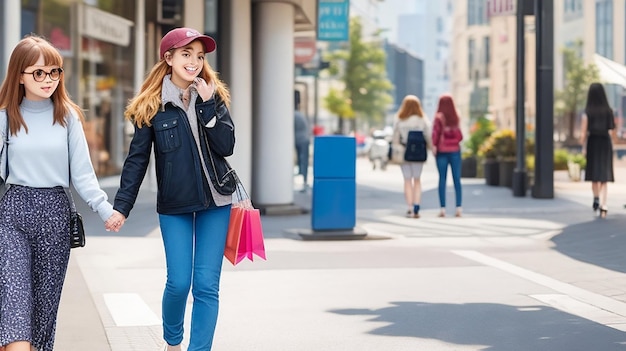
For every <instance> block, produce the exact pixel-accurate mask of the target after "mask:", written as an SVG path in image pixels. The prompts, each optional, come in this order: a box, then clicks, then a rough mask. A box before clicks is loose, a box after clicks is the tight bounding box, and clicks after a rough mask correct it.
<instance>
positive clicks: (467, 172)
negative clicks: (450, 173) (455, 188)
mask: <svg viewBox="0 0 626 351" xmlns="http://www.w3.org/2000/svg"><path fill="white" fill-rule="evenodd" d="M477 163H478V162H477V161H476V157H475V156H470V157H468V158H464V159H463V160H462V161H461V177H462V178H476V175H477V173H478V165H477Z"/></svg>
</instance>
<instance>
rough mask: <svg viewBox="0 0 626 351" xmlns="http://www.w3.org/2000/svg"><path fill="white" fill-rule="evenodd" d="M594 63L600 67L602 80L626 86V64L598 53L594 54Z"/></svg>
mask: <svg viewBox="0 0 626 351" xmlns="http://www.w3.org/2000/svg"><path fill="white" fill-rule="evenodd" d="M593 63H595V65H596V66H597V67H598V71H599V72H600V79H601V80H602V82H604V83H609V84H617V85H621V86H623V87H624V88H626V66H624V65H622V64H621V63H618V62H615V61H613V60H610V59H608V58H606V57H604V56H602V55H598V54H593Z"/></svg>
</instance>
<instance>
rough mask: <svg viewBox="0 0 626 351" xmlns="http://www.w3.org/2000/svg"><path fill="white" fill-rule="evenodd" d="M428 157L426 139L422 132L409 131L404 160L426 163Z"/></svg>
mask: <svg viewBox="0 0 626 351" xmlns="http://www.w3.org/2000/svg"><path fill="white" fill-rule="evenodd" d="M427 157H428V150H427V149H426V139H425V138H424V132H422V131H421V130H411V131H409V136H408V137H407V140H406V149H405V151H404V160H405V161H407V162H424V161H426V158H427Z"/></svg>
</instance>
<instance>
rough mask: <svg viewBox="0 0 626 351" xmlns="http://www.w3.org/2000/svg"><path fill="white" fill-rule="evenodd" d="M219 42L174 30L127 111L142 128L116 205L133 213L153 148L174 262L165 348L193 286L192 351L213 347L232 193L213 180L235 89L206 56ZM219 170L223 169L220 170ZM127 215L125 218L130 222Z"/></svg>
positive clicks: (165, 308) (171, 345)
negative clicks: (223, 191)
mask: <svg viewBox="0 0 626 351" xmlns="http://www.w3.org/2000/svg"><path fill="white" fill-rule="evenodd" d="M215 47H216V45H215V41H214V40H213V39H212V38H211V37H208V36H206V35H202V34H200V33H198V32H197V31H196V30H194V29H190V28H176V29H173V30H171V31H170V32H168V33H167V34H166V35H165V36H164V37H163V38H162V39H161V44H160V61H159V62H158V63H156V64H155V66H154V67H153V68H152V70H151V72H150V73H149V75H148V77H147V78H146V80H145V82H144V83H143V86H142V87H141V91H140V92H139V94H138V95H137V96H136V97H135V98H134V99H132V100H131V102H130V104H129V105H128V107H127V109H126V112H125V115H126V117H127V118H128V119H129V120H130V121H131V122H132V123H133V125H134V127H135V134H134V136H133V139H132V141H131V144H130V149H129V153H128V156H127V158H126V161H125V163H124V167H123V169H122V174H121V180H120V189H119V190H118V192H117V194H116V196H115V202H114V208H115V209H117V210H118V211H119V212H121V213H122V214H123V216H125V217H128V214H129V213H130V211H131V209H132V207H133V204H134V203H135V200H136V198H137V194H138V192H139V187H140V185H141V182H142V180H143V178H144V175H145V173H146V170H147V169H148V165H149V163H150V155H151V151H152V148H153V147H154V155H155V166H156V177H157V184H158V192H157V212H158V214H159V224H160V228H161V235H162V237H163V244H164V247H165V259H166V265H167V282H166V284H165V291H164V293H163V300H162V319H163V337H164V339H165V344H164V345H163V350H169V351H172V350H176V351H178V350H181V346H180V344H181V342H182V340H183V325H184V317H185V306H186V303H187V297H188V295H189V290H190V288H191V287H193V288H192V289H191V291H192V295H193V311H192V313H191V333H190V335H191V338H190V341H189V347H188V350H189V351H200V350H202V351H207V350H210V349H211V345H212V342H213V335H214V332H215V326H216V324H217V315H218V304H219V297H218V291H219V283H220V274H221V268H222V257H223V255H224V244H225V241H226V233H227V230H228V222H229V219H230V207H231V201H232V196H231V195H223V194H220V193H219V192H218V191H217V190H216V187H215V186H214V185H213V181H215V174H214V173H215V172H214V169H213V166H212V163H211V160H210V158H208V157H207V152H208V150H207V148H210V151H211V153H212V154H213V160H214V162H215V168H217V169H218V170H219V169H223V168H224V167H226V161H225V159H224V157H226V156H230V155H231V154H232V153H233V148H234V146H235V130H234V126H233V121H232V120H231V118H230V113H229V111H228V105H229V102H230V96H229V92H228V90H227V88H226V86H225V85H224V84H223V83H222V82H221V81H220V80H219V79H218V77H217V73H216V72H215V71H214V70H213V69H212V68H211V67H210V66H209V63H208V62H207V61H206V60H205V55H206V54H207V53H209V52H212V51H214V50H215ZM218 173H219V172H218ZM124 219H125V218H121V219H120V220H121V221H122V223H123V220H124Z"/></svg>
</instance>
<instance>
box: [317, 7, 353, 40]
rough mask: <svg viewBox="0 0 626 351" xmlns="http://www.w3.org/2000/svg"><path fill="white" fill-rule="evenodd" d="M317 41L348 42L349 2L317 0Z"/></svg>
mask: <svg viewBox="0 0 626 351" xmlns="http://www.w3.org/2000/svg"><path fill="white" fill-rule="evenodd" d="M318 1H319V2H318V8H317V14H318V15H317V40H323V41H348V37H349V36H350V35H349V29H350V1H348V0H318Z"/></svg>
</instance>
